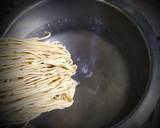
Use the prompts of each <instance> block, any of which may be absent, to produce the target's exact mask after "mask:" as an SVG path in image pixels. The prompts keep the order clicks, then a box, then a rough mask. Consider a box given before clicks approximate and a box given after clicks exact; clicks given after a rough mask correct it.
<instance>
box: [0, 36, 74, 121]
mask: <svg viewBox="0 0 160 128" xmlns="http://www.w3.org/2000/svg"><path fill="white" fill-rule="evenodd" d="M76 68H77V66H76V65H75V64H73V61H72V59H71V55H70V53H69V52H68V51H67V50H66V48H65V47H64V46H63V45H62V44H61V43H59V42H57V41H56V42H52V43H50V44H47V43H44V42H41V41H39V40H38V39H37V38H33V39H23V40H19V39H13V38H2V39H0V114H1V115H0V117H1V118H3V119H5V120H7V121H9V122H12V123H24V122H27V121H30V120H32V119H34V118H35V117H37V116H39V115H40V114H41V113H43V112H48V111H51V110H54V109H63V108H66V107H69V106H71V105H72V103H73V96H74V93H75V87H76V85H77V82H76V81H75V80H73V79H72V78H71V76H72V75H73V74H75V72H76ZM0 120H1V119H0Z"/></svg>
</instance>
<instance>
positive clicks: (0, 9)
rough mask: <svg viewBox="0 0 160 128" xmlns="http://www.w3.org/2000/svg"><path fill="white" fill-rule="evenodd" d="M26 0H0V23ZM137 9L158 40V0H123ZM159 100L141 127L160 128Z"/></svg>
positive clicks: (159, 24)
mask: <svg viewBox="0 0 160 128" xmlns="http://www.w3.org/2000/svg"><path fill="white" fill-rule="evenodd" d="M26 1H28V0H0V24H1V22H2V21H3V19H4V18H5V17H7V16H8V15H9V14H10V12H11V11H12V10H13V9H14V8H15V7H17V6H18V5H20V4H24V3H25V2H26ZM123 1H125V2H126V3H128V4H130V5H131V6H133V7H134V8H135V9H137V10H138V11H139V12H140V13H141V14H142V15H143V16H144V17H145V18H146V19H147V20H148V22H149V23H150V25H151V26H152V29H153V31H154V32H155V34H156V36H157V40H158V41H159V42H160V15H159V13H160V1H159V0H123ZM159 119H160V102H159V103H158V104H157V107H156V108H155V110H154V111H153V113H152V115H151V116H150V117H149V119H148V120H147V121H146V122H145V123H144V125H143V126H142V128H160V122H159Z"/></svg>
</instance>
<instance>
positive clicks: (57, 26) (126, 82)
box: [6, 0, 149, 128]
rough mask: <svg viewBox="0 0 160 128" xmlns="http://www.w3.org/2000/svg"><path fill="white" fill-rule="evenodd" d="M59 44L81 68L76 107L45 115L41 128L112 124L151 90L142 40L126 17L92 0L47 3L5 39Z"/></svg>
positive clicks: (24, 17)
mask: <svg viewBox="0 0 160 128" xmlns="http://www.w3.org/2000/svg"><path fill="white" fill-rule="evenodd" d="M45 31H48V32H51V33H52V36H51V37H50V38H49V39H47V40H45V41H48V42H50V41H52V40H59V41H61V42H63V44H64V45H65V46H66V48H67V49H68V50H69V51H70V52H71V55H72V58H73V60H74V62H75V63H76V64H77V65H78V70H77V74H76V75H75V76H74V78H75V79H76V80H77V81H78V82H79V83H80V84H79V86H77V89H76V94H75V97H74V104H73V105H72V107H70V108H67V109H64V110H56V111H52V112H49V113H45V114H42V115H41V116H40V117H38V118H37V119H35V120H33V121H32V123H33V125H35V126H36V127H37V128H44V127H45V128H68V127H69V128H72V127H73V128H75V127H76V128H90V127H91V128H97V127H100V128H101V127H105V126H110V125H113V124H115V123H117V122H119V121H120V120H122V119H123V118H124V117H126V116H127V115H128V114H129V113H130V112H131V111H132V110H133V109H134V108H135V106H136V105H137V104H138V102H139V101H140V99H141V97H142V96H143V94H144V91H145V89H146V87H147V82H148V76H149V55H148V50H147V47H146V45H145V41H144V39H143V36H142V35H141V33H140V32H139V30H138V28H137V26H136V25H135V24H134V23H133V22H131V20H130V19H129V18H127V17H126V14H123V13H122V12H120V11H118V10H117V9H115V8H113V7H111V6H110V5H107V4H104V3H101V2H98V1H96V2H93V1H92V2H91V1H88V2H87V1H85V2H83V1H81V2H78V1H72V0H70V1H64V0H61V1H58V0H52V1H46V2H43V3H42V4H40V5H38V6H36V7H34V8H32V9H30V10H29V11H26V12H25V13H24V14H23V15H21V16H20V17H19V18H18V19H17V20H16V21H15V22H14V23H13V25H12V26H11V27H10V29H9V30H8V32H7V34H6V36H12V37H18V38H28V37H35V36H38V37H43V36H45V34H44V32H45Z"/></svg>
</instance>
